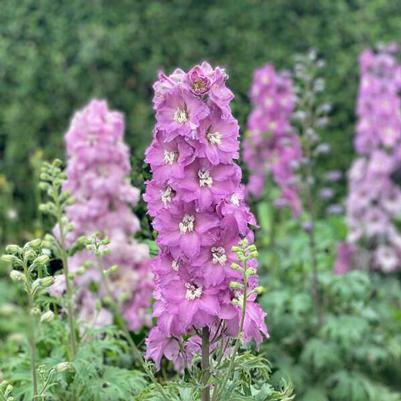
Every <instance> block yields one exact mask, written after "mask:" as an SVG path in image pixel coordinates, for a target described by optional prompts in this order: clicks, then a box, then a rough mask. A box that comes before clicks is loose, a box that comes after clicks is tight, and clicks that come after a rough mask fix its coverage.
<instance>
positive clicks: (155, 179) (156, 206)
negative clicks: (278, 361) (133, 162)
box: [145, 62, 267, 400]
mask: <svg viewBox="0 0 401 401" xmlns="http://www.w3.org/2000/svg"><path fill="white" fill-rule="evenodd" d="M227 78H228V77H227V74H226V73H225V71H224V70H223V69H221V68H219V67H217V68H215V69H213V68H212V67H211V66H210V65H209V64H208V63H206V62H204V63H202V64H201V65H198V66H195V67H193V68H192V69H191V70H190V71H189V72H188V73H186V72H184V71H182V70H179V69H178V70H176V71H174V72H173V73H172V74H171V75H170V76H167V75H165V74H163V73H161V74H160V75H159V80H158V81H157V82H156V83H155V85H154V90H155V96H154V108H155V111H156V126H155V129H154V137H153V142H152V144H151V145H150V147H149V148H148V150H147V152H146V161H147V162H148V163H149V164H150V167H151V170H152V180H151V181H149V182H147V185H146V194H145V200H146V202H147V204H148V211H149V214H150V216H151V217H153V227H154V229H155V230H156V231H157V233H158V236H157V240H156V241H157V244H158V246H159V248H160V252H159V255H158V256H157V257H156V258H155V259H154V260H153V271H154V274H155V286H156V288H155V292H154V294H155V299H156V302H155V305H154V316H155V317H156V318H157V325H156V327H154V328H153V329H152V330H151V332H150V334H149V337H148V338H147V341H146V342H147V353H146V356H147V358H151V359H153V360H154V361H155V362H156V366H157V367H159V366H160V361H161V358H162V357H163V356H164V357H166V358H167V359H169V360H171V361H172V362H173V363H174V365H175V367H176V369H177V370H183V369H184V368H188V369H190V366H191V363H192V361H193V357H194V355H195V354H199V355H201V365H202V367H203V372H202V380H201V382H202V383H201V396H202V400H209V399H210V392H211V391H210V382H211V380H212V377H211V376H212V371H213V369H212V368H211V366H212V363H213V364H214V363H215V359H214V358H215V357H216V355H217V354H218V351H219V350H220V351H221V350H223V352H222V355H221V358H220V359H222V358H225V357H227V355H228V354H229V349H230V347H228V342H229V341H231V340H233V339H235V338H236V337H237V336H238V335H239V333H240V332H241V331H242V335H241V341H243V342H248V341H250V340H252V339H254V340H256V341H257V342H258V343H259V342H260V341H262V338H263V335H265V336H267V329H266V326H265V323H264V316H265V314H264V312H263V311H262V309H261V308H260V307H259V305H257V304H256V303H255V300H256V293H255V291H254V289H255V288H256V287H257V281H258V280H257V276H256V270H255V268H256V260H255V259H253V260H252V262H251V264H252V269H253V270H252V272H253V275H252V277H251V278H250V279H249V281H248V283H247V289H246V291H249V293H250V294H251V295H250V296H248V297H245V298H246V305H247V310H248V311H250V313H249V314H248V313H247V314H246V316H245V317H244V319H242V308H241V307H239V306H238V299H242V297H243V293H244V288H242V287H241V288H240V287H235V288H234V287H232V286H230V283H232V282H239V281H241V279H242V274H241V272H240V271H238V270H233V269H232V268H231V264H232V263H234V262H235V261H236V255H235V252H234V251H233V249H232V248H233V246H234V247H235V246H236V245H237V244H238V243H239V242H240V241H241V240H242V239H244V238H247V239H248V241H249V242H252V240H253V235H252V232H251V231H250V229H249V225H250V224H254V223H255V221H254V217H253V215H252V214H251V213H250V211H249V208H248V207H247V205H246V203H245V201H244V189H243V187H242V186H241V185H240V181H241V170H240V169H239V167H238V166H237V165H236V164H235V162H234V159H236V158H238V150H239V143H238V133H239V128H238V123H237V121H236V120H235V119H234V117H233V116H232V113H231V109H230V102H231V100H232V98H233V94H232V92H231V91H230V90H229V89H228V88H227V87H226V85H225V81H226V80H227ZM242 320H244V321H243V329H241V322H242ZM238 346H239V345H238ZM224 349H226V350H227V351H226V352H224ZM213 361H214V362H213ZM215 393H216V390H215V391H214V394H215Z"/></svg>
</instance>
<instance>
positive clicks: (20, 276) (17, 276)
mask: <svg viewBox="0 0 401 401" xmlns="http://www.w3.org/2000/svg"><path fill="white" fill-rule="evenodd" d="M10 278H11V280H13V281H23V280H25V275H24V273H22V272H20V271H18V270H11V272H10Z"/></svg>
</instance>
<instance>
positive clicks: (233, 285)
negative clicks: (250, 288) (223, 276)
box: [230, 281, 244, 289]
mask: <svg viewBox="0 0 401 401" xmlns="http://www.w3.org/2000/svg"><path fill="white" fill-rule="evenodd" d="M230 288H232V289H243V288H244V286H243V285H242V284H241V283H238V282H237V281H231V282H230Z"/></svg>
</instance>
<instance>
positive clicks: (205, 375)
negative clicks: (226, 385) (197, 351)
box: [201, 327, 210, 401]
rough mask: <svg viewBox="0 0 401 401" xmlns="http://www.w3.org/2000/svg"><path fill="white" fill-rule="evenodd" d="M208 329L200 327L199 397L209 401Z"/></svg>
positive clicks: (203, 400)
mask: <svg viewBox="0 0 401 401" xmlns="http://www.w3.org/2000/svg"><path fill="white" fill-rule="evenodd" d="M209 336H210V331H209V327H204V328H203V329H202V361H201V367H202V391H201V399H202V401H210V386H209V385H208V383H209V377H210V365H209V364H210V344H209Z"/></svg>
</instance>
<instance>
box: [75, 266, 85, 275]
mask: <svg viewBox="0 0 401 401" xmlns="http://www.w3.org/2000/svg"><path fill="white" fill-rule="evenodd" d="M85 273H86V269H85V267H84V266H80V267H79V268H78V269H77V271H76V274H77V276H82V275H83V274H85Z"/></svg>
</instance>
